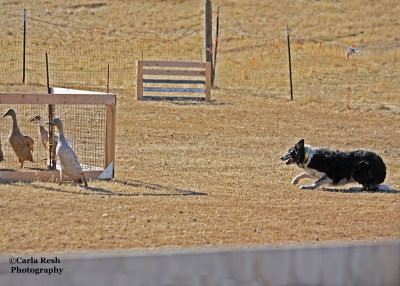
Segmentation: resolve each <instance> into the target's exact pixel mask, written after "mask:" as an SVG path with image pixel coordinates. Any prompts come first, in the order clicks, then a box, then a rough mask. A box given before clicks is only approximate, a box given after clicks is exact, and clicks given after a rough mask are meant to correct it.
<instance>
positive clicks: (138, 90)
mask: <svg viewBox="0 0 400 286" xmlns="http://www.w3.org/2000/svg"><path fill="white" fill-rule="evenodd" d="M136 65H137V75H136V77H137V83H136V99H137V100H142V99H143V61H136Z"/></svg>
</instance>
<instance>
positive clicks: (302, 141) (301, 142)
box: [296, 139, 304, 149]
mask: <svg viewBox="0 0 400 286" xmlns="http://www.w3.org/2000/svg"><path fill="white" fill-rule="evenodd" d="M296 148H297V149H301V148H304V139H301V140H300V141H299V142H297V144H296Z"/></svg>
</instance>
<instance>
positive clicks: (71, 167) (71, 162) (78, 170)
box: [50, 118, 88, 187]
mask: <svg viewBox="0 0 400 286" xmlns="http://www.w3.org/2000/svg"><path fill="white" fill-rule="evenodd" d="M50 124H51V125H54V126H57V128H58V134H59V135H58V137H59V139H58V144H57V149H56V154H57V157H58V159H59V160H60V165H61V169H60V182H59V183H58V184H59V185H61V183H62V181H63V179H64V175H67V176H68V177H69V178H70V179H71V180H73V181H81V182H83V183H84V184H85V187H87V186H88V184H87V182H86V179H85V176H84V175H83V170H82V166H81V164H80V163H79V161H78V158H77V157H76V154H75V152H74V150H72V148H71V147H70V146H69V145H68V143H67V140H66V139H65V136H64V132H63V125H62V122H61V120H60V119H59V118H54V119H53V120H52V121H51V122H50Z"/></svg>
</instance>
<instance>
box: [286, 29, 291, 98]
mask: <svg viewBox="0 0 400 286" xmlns="http://www.w3.org/2000/svg"><path fill="white" fill-rule="evenodd" d="M286 34H287V44H288V55H289V80H290V100H293V85H292V62H291V58H290V36H289V26H286Z"/></svg>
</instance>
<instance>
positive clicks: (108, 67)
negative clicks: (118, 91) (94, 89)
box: [107, 65, 110, 93]
mask: <svg viewBox="0 0 400 286" xmlns="http://www.w3.org/2000/svg"><path fill="white" fill-rule="evenodd" d="M109 86H110V65H107V93H108V88H109Z"/></svg>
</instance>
